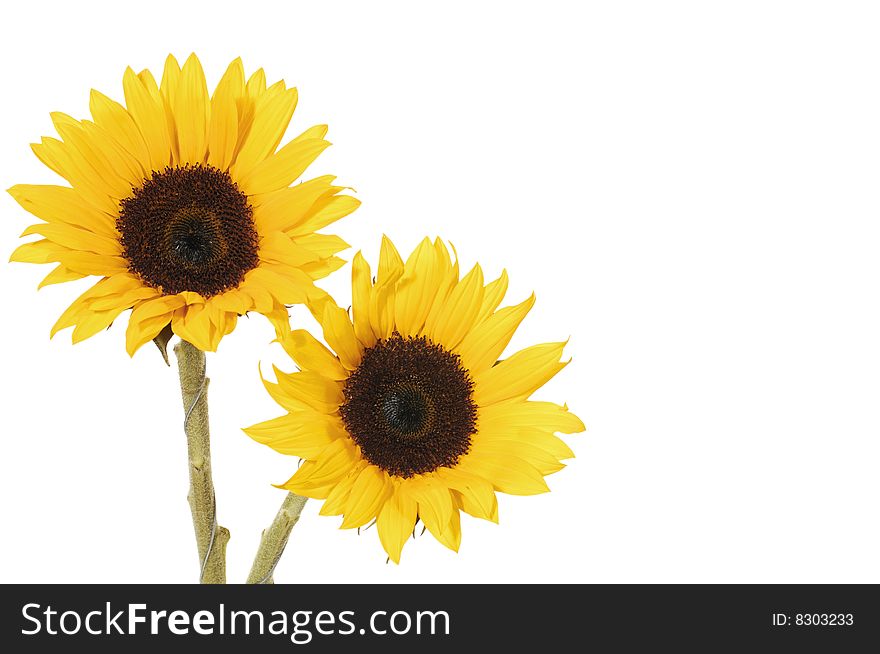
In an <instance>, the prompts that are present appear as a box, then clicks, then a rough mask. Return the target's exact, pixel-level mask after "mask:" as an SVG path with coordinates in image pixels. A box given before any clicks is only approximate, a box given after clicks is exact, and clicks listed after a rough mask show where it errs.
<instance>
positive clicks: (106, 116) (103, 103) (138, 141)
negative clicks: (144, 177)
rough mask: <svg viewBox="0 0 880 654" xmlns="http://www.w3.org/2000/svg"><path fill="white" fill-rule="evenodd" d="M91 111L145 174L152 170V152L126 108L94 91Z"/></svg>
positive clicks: (91, 98) (99, 124)
mask: <svg viewBox="0 0 880 654" xmlns="http://www.w3.org/2000/svg"><path fill="white" fill-rule="evenodd" d="M89 111H91V113H92V118H93V119H94V121H95V124H97V125H98V126H99V127H101V128H103V129H104V130H106V131H107V133H108V134H109V135H110V136H112V137H113V139H114V140H116V141H117V142H118V143H119V144H120V145H121V146H122V147H123V148H125V150H126V151H127V152H129V153H130V154H131V155H132V156H133V157H134V158H135V159H136V160H137V161H138V162H139V163H140V165H141V166H142V167H143V168H145V171H144V172H145V173H146V172H149V171H150V170H151V166H150V151H149V149H148V148H147V144H146V143H145V142H144V138H143V136H142V135H141V131H140V129H138V126H137V123H135V121H134V118H133V117H132V116H131V114H130V113H128V111H127V110H126V109H125V107H123V106H122V105H121V104H119V103H118V102H116V101H114V100H111V99H110V98H108V97H107V96H106V95H104V94H103V93H100V92H99V91H95V90H94V89H92V92H91V95H90V96H89Z"/></svg>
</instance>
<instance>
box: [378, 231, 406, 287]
mask: <svg viewBox="0 0 880 654" xmlns="http://www.w3.org/2000/svg"><path fill="white" fill-rule="evenodd" d="M402 274H403V259H402V258H401V256H400V253H399V252H398V251H397V248H396V247H394V243H392V242H391V239H390V238H388V237H387V236H385V235H384V234H383V235H382V246H381V248H380V249H379V269H378V270H377V271H376V285H377V286H379V285H381V284H387V283H390V282H395V281H397V280H398V279H399V278H400V276H401V275H402Z"/></svg>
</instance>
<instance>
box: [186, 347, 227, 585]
mask: <svg viewBox="0 0 880 654" xmlns="http://www.w3.org/2000/svg"><path fill="white" fill-rule="evenodd" d="M174 354H175V355H177V369H178V372H179V374H180V395H181V398H182V399H183V410H184V414H185V417H184V431H185V432H186V444H187V452H188V454H189V495H188V496H187V500H188V501H189V506H190V510H191V511H192V518H193V527H194V528H195V532H196V545H197V547H198V551H199V566H200V568H199V581H200V583H203V584H225V583H226V544H227V543H228V542H229V530H227V529H226V528H225V527H221V526H219V525H218V524H217V502H216V498H215V496H214V482H213V481H212V479H211V437H210V432H209V430H208V378H207V377H205V353H204V352H202V351H201V350H199V349H198V348H197V347H195V346H194V345H192V344H191V343H188V342H187V341H184V340H181V341H180V343H178V344H177V345H176V346H174Z"/></svg>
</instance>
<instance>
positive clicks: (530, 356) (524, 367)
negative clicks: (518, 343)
mask: <svg viewBox="0 0 880 654" xmlns="http://www.w3.org/2000/svg"><path fill="white" fill-rule="evenodd" d="M565 345H566V344H565V343H564V342H563V343H544V344H542V345H533V346H532V347H527V348H526V349H524V350H520V351H519V352H516V353H515V354H513V355H511V356H510V357H509V358H507V359H505V360H504V361H501V362H500V363H499V364H498V365H496V366H493V367H491V368H489V369H488V370H485V371H483V372H482V373H480V374H478V375H477V377H476V379H475V380H474V381H475V384H474V386H475V388H474V401H475V402H476V403H477V405H478V406H486V405H488V404H494V403H496V402H502V401H504V400H508V399H511V398H515V397H523V398H526V397H528V396H529V395H531V394H532V393H534V392H535V391H536V390H538V389H539V388H540V387H541V386H543V385H544V384H546V383H547V382H548V381H549V380H550V379H551V378H552V377H553V376H554V375H555V374H556V373H557V372H559V371H560V370H562V369H563V368H564V367H565V366H566V365H567V363H560V361H559V357H561V356H562V350H563V348H564V347H565Z"/></svg>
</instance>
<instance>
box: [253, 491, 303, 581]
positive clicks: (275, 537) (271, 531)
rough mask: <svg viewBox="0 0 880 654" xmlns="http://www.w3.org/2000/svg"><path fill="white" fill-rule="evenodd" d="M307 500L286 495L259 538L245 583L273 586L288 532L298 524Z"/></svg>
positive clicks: (288, 536) (293, 495) (288, 535)
mask: <svg viewBox="0 0 880 654" xmlns="http://www.w3.org/2000/svg"><path fill="white" fill-rule="evenodd" d="M307 499H308V498H306V497H302V496H301V495H296V494H294V493H288V494H287V497H285V498H284V502H283V503H282V504H281V508H280V509H279V510H278V514H277V515H276V516H275V519H274V520H273V521H272V524H271V525H269V528H268V529H265V530H264V531H263V535H262V536H261V538H260V547H259V549H258V550H257V556H256V558H254V564H253V566H252V567H251V572H250V574H249V575H248V578H247V583H249V584H273V583H275V582H274V580H273V579H272V574H273V573H274V572H275V566H277V565H278V561H280V560H281V555H282V554H284V548H285V547H286V546H287V541H288V539H289V538H290V532H291V530H292V529H293V527H294V525H296V523H297V522H299V516H300V514H301V513H302V510H303V507H304V506H305V504H306V500H307Z"/></svg>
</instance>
